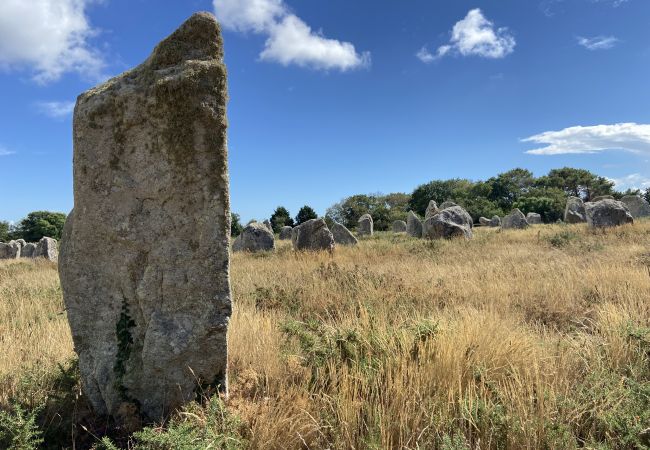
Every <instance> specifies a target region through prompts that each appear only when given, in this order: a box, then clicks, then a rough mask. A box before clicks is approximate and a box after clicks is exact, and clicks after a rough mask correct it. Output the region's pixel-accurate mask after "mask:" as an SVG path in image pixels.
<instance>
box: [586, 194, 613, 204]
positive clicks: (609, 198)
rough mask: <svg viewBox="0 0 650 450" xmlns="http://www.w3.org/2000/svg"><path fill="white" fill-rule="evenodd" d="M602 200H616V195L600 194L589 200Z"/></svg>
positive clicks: (594, 201)
mask: <svg viewBox="0 0 650 450" xmlns="http://www.w3.org/2000/svg"><path fill="white" fill-rule="evenodd" d="M601 200H616V199H615V198H614V197H612V196H611V195H598V196H596V197H594V198H592V199H591V200H589V202H591V203H596V202H599V201H601Z"/></svg>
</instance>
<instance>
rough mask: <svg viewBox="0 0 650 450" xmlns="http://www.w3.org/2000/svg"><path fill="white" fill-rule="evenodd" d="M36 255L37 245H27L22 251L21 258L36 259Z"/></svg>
mask: <svg viewBox="0 0 650 450" xmlns="http://www.w3.org/2000/svg"><path fill="white" fill-rule="evenodd" d="M35 253H36V244H33V243H31V242H30V243H27V244H25V246H24V247H23V248H22V249H21V250H20V257H21V258H34V257H35V255H34V254H35Z"/></svg>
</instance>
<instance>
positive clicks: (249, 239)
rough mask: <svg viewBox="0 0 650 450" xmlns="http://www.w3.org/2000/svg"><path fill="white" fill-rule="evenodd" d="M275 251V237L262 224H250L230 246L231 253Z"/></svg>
mask: <svg viewBox="0 0 650 450" xmlns="http://www.w3.org/2000/svg"><path fill="white" fill-rule="evenodd" d="M273 249H275V237H274V236H273V233H272V232H271V231H270V230H269V228H268V227H267V226H266V225H264V224H263V223H259V222H251V223H249V224H248V225H246V226H245V227H244V229H243V230H242V232H241V234H240V235H239V236H237V238H236V239H235V241H234V242H233V244H232V251H233V252H251V253H257V252H268V251H271V250H273Z"/></svg>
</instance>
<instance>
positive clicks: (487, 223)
mask: <svg viewBox="0 0 650 450" xmlns="http://www.w3.org/2000/svg"><path fill="white" fill-rule="evenodd" d="M478 223H480V224H481V226H484V227H489V226H490V223H492V222H491V221H490V219H488V218H487V217H483V216H481V217H479V218H478Z"/></svg>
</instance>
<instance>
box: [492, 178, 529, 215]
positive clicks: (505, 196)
mask: <svg viewBox="0 0 650 450" xmlns="http://www.w3.org/2000/svg"><path fill="white" fill-rule="evenodd" d="M534 181H535V177H534V176H533V174H532V172H531V171H530V170H526V169H521V168H517V169H512V170H509V171H507V172H504V173H500V174H499V175H497V176H496V177H492V178H490V179H489V180H488V181H487V183H488V184H489V185H490V188H491V189H490V193H489V195H488V199H489V200H492V201H493V202H495V203H496V204H497V205H498V206H499V207H500V208H501V209H503V210H504V211H507V212H509V211H510V210H511V209H512V208H513V205H514V203H515V202H516V201H517V200H518V199H519V198H520V197H522V196H523V195H525V194H526V193H528V191H529V190H530V188H531V187H532V186H533V183H534Z"/></svg>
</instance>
